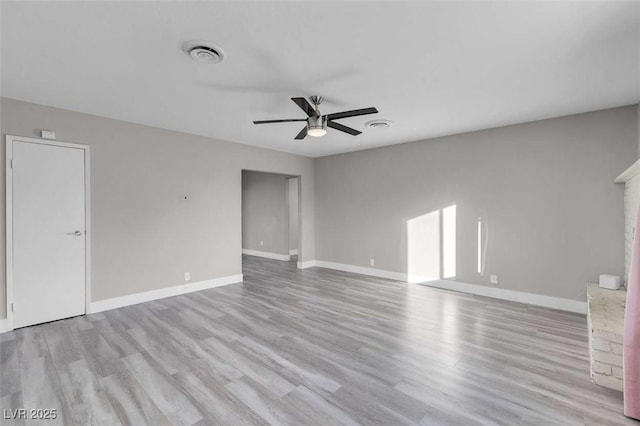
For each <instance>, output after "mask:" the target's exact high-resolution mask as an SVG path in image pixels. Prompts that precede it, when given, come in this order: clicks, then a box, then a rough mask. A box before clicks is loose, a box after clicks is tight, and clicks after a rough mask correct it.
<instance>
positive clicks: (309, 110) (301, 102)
mask: <svg viewBox="0 0 640 426" xmlns="http://www.w3.org/2000/svg"><path fill="white" fill-rule="evenodd" d="M291 100H292V101H293V102H295V104H296V105H298V106H299V107H300V109H302V110H303V111H304V112H305V113H306V114H307V115H308V116H309V117H317V116H318V113H317V112H316V110H315V109H314V108H313V107H312V106H311V104H310V103H309V101H307V100H306V99H305V98H291Z"/></svg>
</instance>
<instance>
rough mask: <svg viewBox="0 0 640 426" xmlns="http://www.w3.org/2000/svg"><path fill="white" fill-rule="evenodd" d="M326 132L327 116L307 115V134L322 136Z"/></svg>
mask: <svg viewBox="0 0 640 426" xmlns="http://www.w3.org/2000/svg"><path fill="white" fill-rule="evenodd" d="M326 133H327V116H326V115H321V116H317V117H313V116H312V117H309V118H308V119H307V134H308V135H309V136H315V137H318V136H324V135H325V134H326Z"/></svg>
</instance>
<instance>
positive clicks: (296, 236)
mask: <svg viewBox="0 0 640 426" xmlns="http://www.w3.org/2000/svg"><path fill="white" fill-rule="evenodd" d="M300 191H301V188H300V176H294V175H287V174H279V173H267V172H261V171H253V170H243V171H242V255H243V266H244V263H245V261H246V260H247V259H248V258H252V259H254V260H255V258H262V259H271V260H279V261H282V262H289V264H290V266H292V267H293V268H296V267H297V261H298V259H299V257H300V253H301V248H300V241H301V235H300V234H301V232H300V230H301V215H300Z"/></svg>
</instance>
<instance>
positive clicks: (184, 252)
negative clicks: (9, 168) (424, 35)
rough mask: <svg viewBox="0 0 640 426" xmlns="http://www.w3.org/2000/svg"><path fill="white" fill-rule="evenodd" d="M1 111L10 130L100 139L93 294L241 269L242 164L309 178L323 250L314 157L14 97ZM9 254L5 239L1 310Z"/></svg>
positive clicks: (310, 249)
mask: <svg viewBox="0 0 640 426" xmlns="http://www.w3.org/2000/svg"><path fill="white" fill-rule="evenodd" d="M1 110H2V120H1V122H0V129H1V132H2V134H12V135H21V136H31V137H39V129H50V130H54V131H55V132H56V136H57V138H58V139H59V140H62V141H67V142H73V143H82V144H87V145H90V146H91V209H92V210H91V221H92V229H93V235H92V245H91V248H92V256H93V258H92V281H93V288H92V296H93V300H96V301H97V300H102V299H107V298H111V297H116V296H123V295H127V294H132V293H138V292H142V291H147V290H153V289H158V288H162V287H168V286H174V285H179V284H182V283H184V272H186V271H189V272H191V280H192V281H201V280H206V279H212V278H218V277H224V276H229V275H235V274H240V273H241V272H242V258H241V197H242V194H241V192H242V187H241V170H242V169H250V170H261V171H266V172H275V173H284V174H289V175H300V176H301V185H302V192H301V193H302V196H301V216H302V249H301V252H302V253H301V254H302V260H310V259H314V258H315V253H314V244H315V243H314V229H313V226H314V217H313V214H314V206H313V203H314V194H313V190H314V183H313V178H314V174H313V166H314V165H313V160H312V159H309V158H304V157H300V156H296V155H291V154H285V153H280V152H276V151H270V150H264V149H259V148H254V147H249V146H246V145H239V144H233V143H229V142H223V141H218V140H214V139H209V138H204V137H199V136H195V135H189V134H184V133H178V132H172V131H167V130H161V129H157V128H152V127H146V126H141V125H137V124H132V123H127V122H122V121H116V120H110V119H105V118H101V117H96V116H91V115H87V114H80V113H76V112H71V111H66V110H61V109H56V108H49V107H43V106H39V105H35V104H30V103H25V102H19V101H14V100H9V99H2V100H1ZM4 158H5V151H4V149H2V150H0V165H2V166H0V167H2V170H1V171H0V187H1V188H4V187H5V180H4V179H5V170H4V161H5V160H4ZM185 194H188V196H189V199H188V200H186V201H185V200H184V197H183V196H184V195H185ZM4 216H5V207H4V197H2V201H0V223H4ZM0 240H1V241H4V226H1V227H0ZM4 259H5V254H4V244H0V261H2V262H3V264H2V270H1V271H0V277H1V279H2V285H0V318H4V317H5V316H6V312H5V306H6V303H5V284H4V277H5V271H4V269H5V268H4Z"/></svg>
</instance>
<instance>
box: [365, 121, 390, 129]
mask: <svg viewBox="0 0 640 426" xmlns="http://www.w3.org/2000/svg"><path fill="white" fill-rule="evenodd" d="M364 125H365V126H366V127H372V128H374V129H386V128H387V127H391V126H392V125H393V121H391V120H380V119H376V120H369V121H367V122H366V123H364Z"/></svg>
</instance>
